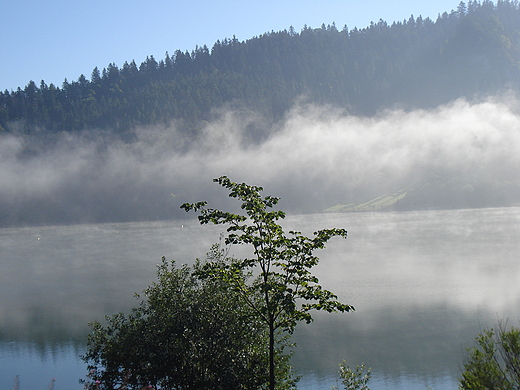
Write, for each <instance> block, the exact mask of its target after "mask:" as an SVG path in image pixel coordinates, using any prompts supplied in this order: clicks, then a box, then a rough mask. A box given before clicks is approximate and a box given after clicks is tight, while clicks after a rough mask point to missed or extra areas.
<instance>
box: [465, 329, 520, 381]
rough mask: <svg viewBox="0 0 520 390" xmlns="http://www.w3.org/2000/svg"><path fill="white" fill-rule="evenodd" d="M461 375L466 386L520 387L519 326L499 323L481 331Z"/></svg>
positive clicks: (469, 350) (469, 351) (470, 350)
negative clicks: (495, 326) (496, 327)
mask: <svg viewBox="0 0 520 390" xmlns="http://www.w3.org/2000/svg"><path fill="white" fill-rule="evenodd" d="M475 343H476V345H475V346H474V347H472V348H470V349H468V354H469V356H468V358H467V361H466V362H465V363H464V371H463V372H462V377H461V378H460V388H461V389H468V390H470V389H471V390H513V389H518V388H520V329H518V328H514V327H511V328H507V327H506V326H505V325H504V324H499V326H498V329H496V330H495V329H488V330H484V331H483V332H482V333H480V334H479V335H478V336H477V337H476V340H475Z"/></svg>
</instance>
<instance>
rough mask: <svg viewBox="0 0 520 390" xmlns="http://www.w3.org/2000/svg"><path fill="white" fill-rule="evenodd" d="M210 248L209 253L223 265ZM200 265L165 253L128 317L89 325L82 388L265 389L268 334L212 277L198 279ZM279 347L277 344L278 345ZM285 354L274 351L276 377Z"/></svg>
mask: <svg viewBox="0 0 520 390" xmlns="http://www.w3.org/2000/svg"><path fill="white" fill-rule="evenodd" d="M222 257H223V255H222V253H220V251H219V250H218V249H217V247H214V248H213V249H212V252H210V254H209V259H208V260H211V261H212V262H213V266H215V264H223V262H224V261H225V259H223V258H222ZM202 266H203V264H200V263H199V262H197V263H196V264H195V265H194V266H193V267H189V266H187V265H182V266H181V267H179V268H177V267H176V264H175V262H173V261H172V262H167V261H166V260H165V259H164V258H163V260H162V263H161V264H160V265H159V266H158V272H157V277H158V282H156V283H154V284H152V285H151V286H149V287H148V288H147V289H146V290H145V291H144V295H145V299H144V300H143V301H142V302H141V304H140V306H139V307H137V308H134V309H133V310H132V312H131V313H130V314H129V315H124V314H122V313H119V314H116V315H114V316H111V317H107V319H106V320H107V324H106V325H105V326H104V325H102V324H101V323H99V322H94V323H93V324H91V326H92V332H91V334H90V335H89V338H88V345H87V353H86V354H85V355H84V356H82V359H83V360H84V361H85V362H86V363H87V364H88V370H89V375H88V376H89V380H88V381H85V385H86V388H91V389H115V388H120V387H122V386H123V387H125V388H127V389H139V388H141V387H142V386H148V385H152V386H153V387H155V388H157V387H158V388H161V389H217V390H218V389H227V390H230V389H255V390H257V389H263V388H266V386H267V383H268V379H269V372H268V368H269V364H268V357H269V355H268V351H267V345H268V339H267V337H268V333H267V330H266V327H265V325H263V323H262V322H260V321H258V320H257V319H256V318H257V317H256V316H254V315H252V313H251V308H250V307H249V306H248V305H246V304H244V303H243V300H241V299H237V296H236V292H234V291H233V290H231V289H229V288H228V286H226V285H225V284H224V282H222V281H221V280H219V279H217V278H205V279H200V278H199V277H198V276H197V275H198V274H199V271H200V269H201V267H202ZM280 350H281V348H280ZM288 360H289V357H288V356H286V355H282V354H281V353H279V354H278V355H277V367H278V370H277V374H278V376H279V377H280V381H281V382H283V383H286V384H287V383H290V381H288V380H287V381H286V379H287V378H289V372H290V367H289V364H288Z"/></svg>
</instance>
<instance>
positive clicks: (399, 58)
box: [0, 0, 520, 138]
mask: <svg viewBox="0 0 520 390" xmlns="http://www.w3.org/2000/svg"><path fill="white" fill-rule="evenodd" d="M462 5H464V6H462ZM462 5H459V7H458V8H457V10H453V11H451V12H450V13H448V12H444V13H442V15H441V14H439V17H438V18H437V20H435V21H434V20H431V19H429V18H422V17H421V16H417V15H416V17H414V16H411V17H410V18H409V19H408V20H403V21H394V22H393V23H387V22H386V21H383V20H379V21H378V22H377V23H371V24H370V26H368V27H366V28H356V27H354V28H352V29H349V28H348V27H347V26H344V27H343V28H336V26H335V25H334V23H333V24H332V25H327V26H325V25H322V26H321V27H319V28H310V27H308V26H304V28H303V29H302V30H301V31H300V32H296V31H295V30H294V28H290V29H289V30H288V31H287V30H284V31H278V32H274V31H272V32H268V33H265V34H263V35H260V36H258V37H253V38H251V39H248V40H247V41H239V40H238V39H236V38H235V37H233V39H224V40H222V41H217V42H216V43H215V44H214V45H213V47H212V48H211V49H210V48H208V47H207V46H206V45H204V46H202V47H196V48H195V49H194V50H193V51H192V52H191V53H189V52H182V51H180V50H177V51H175V52H174V54H173V55H171V56H170V55H169V54H168V53H166V55H165V58H164V59H160V60H156V59H155V58H154V57H153V56H149V57H148V58H146V60H145V61H143V62H142V63H141V64H140V65H138V64H136V62H135V61H131V62H130V63H128V62H125V63H124V64H123V65H122V66H121V67H118V66H116V64H113V63H111V64H109V65H108V66H107V67H106V68H104V69H102V70H101V71H100V70H99V69H98V68H97V67H96V68H95V69H94V70H93V71H92V74H91V76H90V79H87V77H85V76H84V75H81V76H79V78H78V79H77V80H76V81H70V82H69V81H67V80H65V81H64V82H63V84H62V85H61V86H55V85H53V84H50V85H47V84H46V83H45V81H43V80H42V81H41V82H40V83H36V82H34V81H30V82H29V83H28V84H27V85H26V86H25V88H18V89H17V90H16V91H7V90H6V91H4V92H0V133H1V132H2V131H3V130H5V131H27V132H31V131H35V130H38V129H45V130H48V131H73V130H82V129H92V128H96V129H99V128H102V129H112V130H114V131H116V132H125V131H128V130H131V129H133V128H134V127H135V126H139V125H151V124H160V125H168V124H169V123H170V122H172V121H175V123H176V125H177V126H178V127H180V128H182V129H184V130H185V131H187V134H189V135H190V136H195V135H196V134H197V131H198V129H200V128H201V126H203V123H204V121H208V120H211V119H213V118H214V115H216V114H215V113H214V111H212V110H214V109H219V108H222V107H230V108H240V109H245V110H246V111H254V112H256V113H259V114H260V115H261V116H262V117H263V120H264V122H265V123H266V124H267V125H265V128H253V129H251V132H252V134H255V136H254V137H253V138H256V137H258V133H262V132H264V131H265V130H266V128H269V124H272V123H273V122H275V121H277V120H279V119H280V118H282V117H283V115H284V114H285V113H286V112H287V110H289V109H290V108H291V107H292V106H293V104H294V103H295V101H297V99H299V98H300V97H302V96H305V98H306V99H307V101H309V102H311V103H318V104H333V105H336V106H339V107H342V108H345V109H347V110H348V111H349V112H350V113H354V114H361V115H373V114H374V113H377V112H378V110H382V109H385V108H392V107H393V106H394V105H396V104H399V105H404V106H405V107H410V108H431V107H436V106H438V105H440V104H443V103H447V102H449V101H451V100H453V99H456V98H459V97H463V96H465V97H468V98H472V97H474V96H477V97H478V96H479V95H482V96H487V95H489V94H495V93H498V92H502V91H504V90H508V89H512V90H514V91H517V92H519V91H520V66H519V63H520V6H519V3H518V1H516V0H499V1H498V2H497V3H496V4H494V3H493V2H491V1H489V0H484V1H482V2H481V1H469V2H468V4H467V6H466V5H465V4H464V3H462ZM439 11H440V12H442V10H439ZM338 19H343V20H347V19H348V15H338ZM289 23H290V21H289ZM166 49H167V48H165V50H166ZM35 77H37V75H35ZM259 126H260V127H262V126H261V125H259ZM253 127H254V126H253ZM261 135H262V134H260V136H261ZM264 136H265V134H264Z"/></svg>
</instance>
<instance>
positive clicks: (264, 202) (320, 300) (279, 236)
mask: <svg viewBox="0 0 520 390" xmlns="http://www.w3.org/2000/svg"><path fill="white" fill-rule="evenodd" d="M214 181H215V182H217V183H218V184H220V185H221V186H222V187H224V188H226V189H228V190H229V192H230V193H229V196H230V197H232V198H236V199H238V200H239V201H240V202H241V208H242V210H244V212H245V215H243V214H233V213H230V212H225V211H222V210H218V209H212V208H207V207H206V205H207V203H206V202H198V203H194V204H189V203H185V204H183V205H182V206H181V207H182V208H183V209H185V210H186V211H190V210H194V211H199V212H200V216H199V221H200V223H201V224H207V223H213V224H216V225H220V224H224V225H228V228H227V233H228V234H227V236H226V237H225V243H226V244H227V245H237V244H238V245H242V244H244V245H250V246H251V247H252V248H253V254H254V256H253V257H251V258H244V259H236V260H234V261H233V262H231V263H229V264H225V265H224V266H223V267H218V269H215V268H213V267H211V264H208V265H209V267H205V269H204V270H203V271H204V272H205V273H206V275H208V276H215V275H216V276H218V278H219V279H220V280H222V281H224V282H225V283H226V284H229V285H231V286H234V290H235V291H237V292H238V293H239V296H240V297H241V298H242V299H243V301H244V302H246V303H247V304H248V305H249V306H250V307H251V309H252V310H253V313H254V314H255V316H256V318H257V319H258V320H259V321H261V322H262V323H264V324H265V325H266V327H267V328H268V331H269V356H270V361H269V366H270V388H271V389H274V388H275V374H274V372H275V361H274V358H275V345H276V336H277V335H278V334H280V332H281V333H282V334H283V333H289V334H290V333H292V332H293V330H294V328H295V326H296V324H297V322H299V321H306V322H307V323H309V322H310V321H312V316H311V314H310V312H311V311H312V310H326V311H328V312H336V311H339V312H348V311H351V310H354V308H353V307H352V306H350V305H346V304H342V303H340V302H339V301H338V300H337V297H336V295H334V294H333V293H332V292H330V291H328V290H325V289H323V288H322V286H320V285H319V284H318V278H317V277H316V276H314V275H312V273H311V268H312V267H314V266H316V265H317V264H318V262H319V259H318V257H317V256H315V255H314V251H315V250H317V249H323V248H324V247H325V244H326V243H327V242H328V241H329V240H330V239H331V238H332V237H335V236H339V237H344V238H346V237H347V231H346V230H344V229H337V228H334V229H323V230H319V231H317V232H315V233H314V237H312V238H309V237H305V236H303V235H302V234H301V232H297V231H290V232H289V233H288V234H286V233H285V232H284V230H283V228H282V226H281V225H279V224H278V223H277V221H278V220H280V219H283V218H284V217H285V213H284V212H283V211H278V210H271V209H272V208H273V207H274V206H275V205H276V204H277V203H278V200H279V198H276V197H273V196H266V197H262V196H261V194H260V193H261V191H263V188H262V187H258V186H251V185H248V184H246V183H241V184H239V183H235V182H232V181H231V180H230V179H229V178H228V177H226V176H222V177H220V178H218V179H215V180H214ZM255 272H256V275H257V276H256V277H254V278H252V276H253V275H254V274H255ZM243 275H247V276H249V278H244V277H243ZM251 279H252V280H251Z"/></svg>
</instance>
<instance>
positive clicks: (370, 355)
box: [0, 208, 520, 390]
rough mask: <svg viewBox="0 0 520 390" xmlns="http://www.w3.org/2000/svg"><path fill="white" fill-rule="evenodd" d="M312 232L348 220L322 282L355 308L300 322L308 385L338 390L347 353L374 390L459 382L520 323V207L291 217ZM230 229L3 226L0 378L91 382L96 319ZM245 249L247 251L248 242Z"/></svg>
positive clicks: (36, 384) (325, 257)
mask: <svg viewBox="0 0 520 390" xmlns="http://www.w3.org/2000/svg"><path fill="white" fill-rule="evenodd" d="M284 225H285V226H286V227H287V228H288V229H297V230H301V231H302V232H303V233H305V234H310V233H312V231H314V230H316V229H319V228H327V227H344V228H346V229H348V231H349V238H348V239H347V240H342V239H334V240H333V241H332V242H331V243H330V244H329V246H328V248H327V249H325V250H323V251H321V253H318V254H319V255H320V257H321V259H322V260H321V263H320V265H319V266H318V267H316V268H315V273H316V274H317V275H318V277H319V278H320V282H321V284H322V285H323V286H324V287H325V288H327V289H329V290H332V291H334V292H335V293H337V294H338V296H339V298H340V299H341V300H342V301H343V302H345V303H349V304H352V305H354V306H355V307H356V309H357V311H356V312H354V313H347V314H321V313H318V314H316V316H315V321H314V323H312V324H310V325H304V324H302V325H300V326H299V328H298V330H297V332H296V334H295V337H294V341H296V342H297V344H298V347H297V348H296V353H295V356H294V361H293V363H294V365H295V366H296V368H297V370H298V372H299V373H300V374H301V375H303V378H302V380H301V381H300V385H299V388H300V389H330V386H331V385H334V384H337V375H336V373H337V368H338V364H339V363H340V362H341V361H342V360H346V361H347V363H348V364H349V365H352V366H355V365H356V364H361V363H362V362H364V363H365V364H366V365H367V366H370V367H372V370H373V379H372V381H371V382H370V387H371V389H373V390H379V389H428V388H431V389H456V387H457V378H458V375H459V373H460V366H461V364H462V362H463V357H464V349H465V348H466V347H467V346H470V345H471V344H472V340H473V338H474V336H475V335H476V334H477V333H478V332H479V331H480V330H481V329H482V328H486V327H491V326H494V325H495V323H496V321H497V318H509V321H510V323H515V324H518V321H519V319H520V314H519V307H520V306H519V303H520V262H519V261H518V253H519V249H520V239H519V238H520V235H519V233H520V209H519V208H502V209H481V210H455V211H425V212H407V213H356V214H313V215H301V216H293V217H288V218H287V220H286V221H285V222H284ZM221 230H222V229H221V228H220V227H215V226H202V227H201V226H199V225H198V224H197V222H196V221H195V220H190V221H169V222H152V223H126V224H102V225H76V226H46V227H30V228H5V229H0V297H1V299H0V388H1V389H3V388H6V389H8V388H10V386H11V384H12V383H13V380H14V377H15V375H19V378H20V385H21V388H22V390H23V389H36V388H45V387H46V386H47V384H48V383H49V381H50V379H51V378H53V377H55V378H56V379H57V380H56V383H55V387H54V388H55V389H56V390H68V389H72V390H73V389H81V385H79V384H78V379H80V378H83V377H84V375H85V372H86V370H85V366H84V365H83V363H82V362H81V361H80V359H79V358H78V355H79V354H81V353H82V352H83V350H84V341H85V337H86V333H87V332H88V327H87V325H86V324H87V323H88V322H89V321H92V320H95V319H101V318H102V317H103V316H104V315H105V314H112V313H115V312H119V311H125V310H128V309H129V308H131V307H132V306H134V305H135V304H136V301H135V299H134V298H133V293H134V292H140V291H142V290H143V289H144V288H145V287H146V286H147V285H148V284H150V283H151V282H153V281H154V278H155V270H156V268H155V266H156V264H157V263H159V262H160V259H161V257H162V256H166V257H167V258H169V259H175V260H176V261H178V262H179V263H183V262H184V263H191V262H192V261H193V260H194V259H195V258H197V257H198V258H204V255H205V253H206V251H207V250H208V249H209V247H210V246H211V244H213V243H215V242H217V241H218V238H219V233H220V231H221ZM235 254H236V255H240V252H235Z"/></svg>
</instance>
